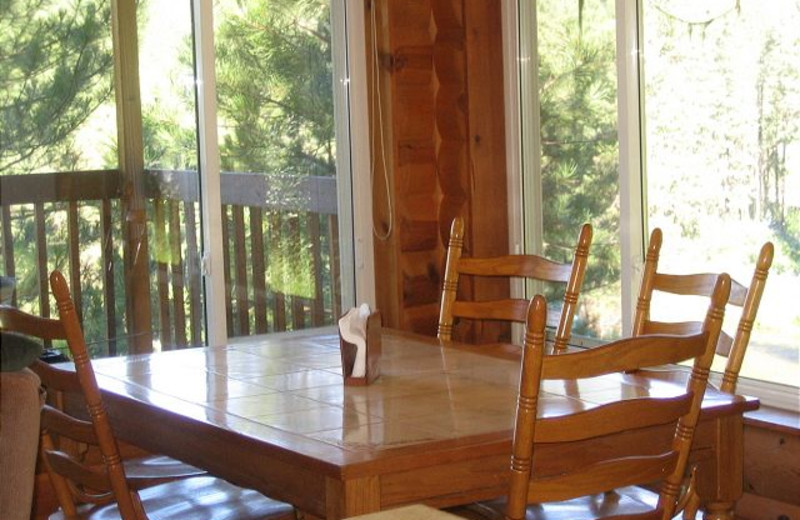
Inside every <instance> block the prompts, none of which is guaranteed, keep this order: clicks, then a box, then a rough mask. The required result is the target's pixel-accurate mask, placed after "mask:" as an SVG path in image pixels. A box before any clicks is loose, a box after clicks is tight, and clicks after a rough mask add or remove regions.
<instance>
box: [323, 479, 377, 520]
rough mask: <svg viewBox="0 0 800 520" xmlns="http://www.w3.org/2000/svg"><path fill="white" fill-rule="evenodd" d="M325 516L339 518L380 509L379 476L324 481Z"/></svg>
mask: <svg viewBox="0 0 800 520" xmlns="http://www.w3.org/2000/svg"><path fill="white" fill-rule="evenodd" d="M325 488H326V494H327V496H326V500H325V502H326V507H327V511H326V514H325V516H326V518H327V520H340V519H341V518H348V517H351V516H356V515H363V514H365V513H374V512H376V511H380V510H381V488H380V478H379V477H377V476H371V477H363V478H355V479H350V480H345V481H341V480H335V479H331V478H328V479H327V481H326V486H325Z"/></svg>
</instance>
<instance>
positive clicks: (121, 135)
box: [111, 0, 153, 353]
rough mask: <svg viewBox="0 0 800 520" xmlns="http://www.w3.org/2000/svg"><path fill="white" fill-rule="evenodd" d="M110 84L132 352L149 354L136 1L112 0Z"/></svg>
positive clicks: (150, 341) (149, 332) (148, 290)
mask: <svg viewBox="0 0 800 520" xmlns="http://www.w3.org/2000/svg"><path fill="white" fill-rule="evenodd" d="M111 4H112V12H111V19H112V27H113V42H114V88H115V93H116V102H117V149H118V153H119V169H120V173H121V175H122V185H123V188H122V194H121V200H122V215H123V218H124V222H123V223H122V228H123V237H124V240H125V247H124V251H125V254H124V256H125V262H124V264H125V269H124V273H125V286H126V287H127V289H128V292H127V299H126V305H127V318H128V335H129V336H130V343H129V345H130V348H129V350H130V353H144V352H151V351H152V349H153V332H152V320H151V309H150V269H149V262H150V254H149V251H148V247H147V218H146V212H145V191H144V147H143V143H142V102H141V97H140V93H139V44H138V41H139V40H138V37H137V32H136V31H137V27H136V1H135V0H113V1H112V3H111Z"/></svg>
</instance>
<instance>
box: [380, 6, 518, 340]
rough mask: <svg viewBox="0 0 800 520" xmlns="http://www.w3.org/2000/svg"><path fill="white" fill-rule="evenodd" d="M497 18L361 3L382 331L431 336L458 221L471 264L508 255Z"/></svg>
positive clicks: (487, 9)
mask: <svg viewBox="0 0 800 520" xmlns="http://www.w3.org/2000/svg"><path fill="white" fill-rule="evenodd" d="M500 9H501V4H500V2H496V1H494V0H407V1H404V2H394V1H391V0H374V1H366V2H365V16H366V26H367V28H368V29H367V32H368V34H367V36H368V37H367V42H368V45H367V47H368V49H367V54H368V58H367V63H368V64H369V68H370V69H372V68H375V67H376V63H377V69H378V70H377V74H376V75H370V77H371V78H373V77H377V81H373V82H372V84H371V85H370V123H371V132H372V136H373V141H372V145H373V146H372V155H373V163H374V165H375V167H374V169H373V177H372V179H373V201H374V210H373V211H374V215H375V224H376V235H377V237H376V240H375V270H376V297H377V303H378V308H379V309H380V310H381V313H382V315H383V317H384V324H385V325H387V326H390V327H396V328H402V329H406V330H412V331H415V332H422V333H426V334H431V335H433V334H436V325H437V322H438V309H439V298H440V294H441V283H442V279H443V276H442V273H443V270H444V260H445V249H446V245H447V240H448V234H449V230H450V223H451V222H452V220H453V218H454V217H456V216H459V215H460V216H462V217H463V218H464V221H465V225H466V232H465V248H466V250H467V251H469V252H470V254H475V252H476V251H480V253H481V254H482V255H496V254H503V253H505V252H507V251H508V216H507V213H508V209H507V204H506V198H507V196H506V171H505V144H504V143H505V141H504V139H505V136H504V101H503V55H502V30H501V12H500ZM373 10H374V13H373ZM373 25H374V26H375V27H374V32H373ZM373 34H374V35H375V37H374V38H373ZM373 40H376V41H373ZM376 52H377V58H376V56H375V53H376ZM376 83H377V85H376ZM378 88H379V89H380V90H379V91H378ZM378 107H380V109H381V110H380V112H379V111H378ZM384 164H385V170H386V171H387V172H388V175H387V176H386V177H387V178H388V182H387V180H386V179H385V178H384V171H385V170H384ZM387 184H388V186H387ZM473 248H474V249H473ZM460 290H461V288H460ZM464 290H466V291H467V292H468V293H469V294H475V292H476V289H475V288H473V287H466V286H465V287H464ZM481 290H483V289H478V292H480V291H481ZM492 291H494V289H492Z"/></svg>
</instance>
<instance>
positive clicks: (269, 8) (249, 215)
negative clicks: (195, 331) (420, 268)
mask: <svg viewBox="0 0 800 520" xmlns="http://www.w3.org/2000/svg"><path fill="white" fill-rule="evenodd" d="M214 20H215V23H216V33H215V45H216V59H217V62H216V73H217V91H218V100H219V106H218V113H217V116H218V118H219V120H218V133H219V146H220V157H221V166H222V187H221V189H222V192H221V193H222V203H223V206H222V218H223V236H222V237H221V241H222V247H223V248H224V258H225V275H226V288H227V291H226V292H227V295H228V301H227V302H226V303H227V312H228V316H227V321H228V335H229V336H246V335H249V334H258V333H265V332H275V331H283V330H297V329H302V328H307V327H312V326H320V325H326V324H332V323H334V318H336V317H338V315H339V314H340V311H339V309H338V307H339V301H340V297H339V280H338V258H339V253H338V243H337V240H336V237H337V233H338V221H337V208H336V169H335V164H334V161H335V154H336V149H335V142H334V116H333V114H334V107H333V86H332V69H333V67H332V62H331V26H330V8H329V3H328V0H306V1H302V2H298V1H296V0H244V1H233V0H222V1H219V2H217V3H216V4H215V10H214Z"/></svg>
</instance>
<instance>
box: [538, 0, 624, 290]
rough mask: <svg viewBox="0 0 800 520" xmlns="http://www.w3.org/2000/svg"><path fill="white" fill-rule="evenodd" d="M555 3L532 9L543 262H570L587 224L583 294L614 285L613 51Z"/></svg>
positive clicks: (605, 38) (617, 262) (616, 273)
mask: <svg viewBox="0 0 800 520" xmlns="http://www.w3.org/2000/svg"><path fill="white" fill-rule="evenodd" d="M557 4H558V2H542V3H540V7H539V9H540V11H539V19H540V25H539V48H540V54H539V85H540V91H539V99H540V103H541V107H540V114H541V139H542V193H543V198H544V200H545V201H546V204H545V206H544V222H543V224H544V233H545V244H546V247H545V255H546V256H548V257H550V258H553V259H557V260H560V261H567V260H569V259H571V258H572V255H573V252H574V248H575V241H576V239H577V236H578V231H579V230H580V226H581V225H582V224H583V223H584V222H591V223H592V224H593V226H594V230H595V237H594V241H593V246H592V252H591V256H592V261H591V262H590V263H589V266H588V270H587V273H586V278H585V281H584V285H583V291H582V292H584V293H586V292H589V291H592V290H594V289H597V288H600V287H604V286H606V285H609V284H611V283H614V281H616V280H618V279H619V265H620V258H619V248H618V247H616V244H617V243H618V239H617V238H616V236H614V233H615V232H616V231H617V229H618V221H619V208H618V205H617V196H618V172H617V170H618V159H617V156H618V150H617V129H616V95H617V94H616V89H617V86H616V68H615V61H614V52H615V51H614V45H613V39H609V38H608V35H607V34H606V33H604V32H603V31H602V30H600V29H593V30H592V29H590V28H589V27H588V26H587V25H586V24H583V28H582V27H581V26H582V23H581V20H582V13H583V12H584V10H585V9H587V7H585V6H583V5H582V6H581V8H580V9H579V10H578V12H574V13H571V12H570V11H571V10H570V9H569V6H567V7H564V6H563V5H561V6H559V5H557ZM593 7H595V8H596V7H597V6H593ZM592 14H594V13H592ZM562 296H563V290H562V293H561V294H554V295H549V298H551V299H559V298H561V297H562Z"/></svg>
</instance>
